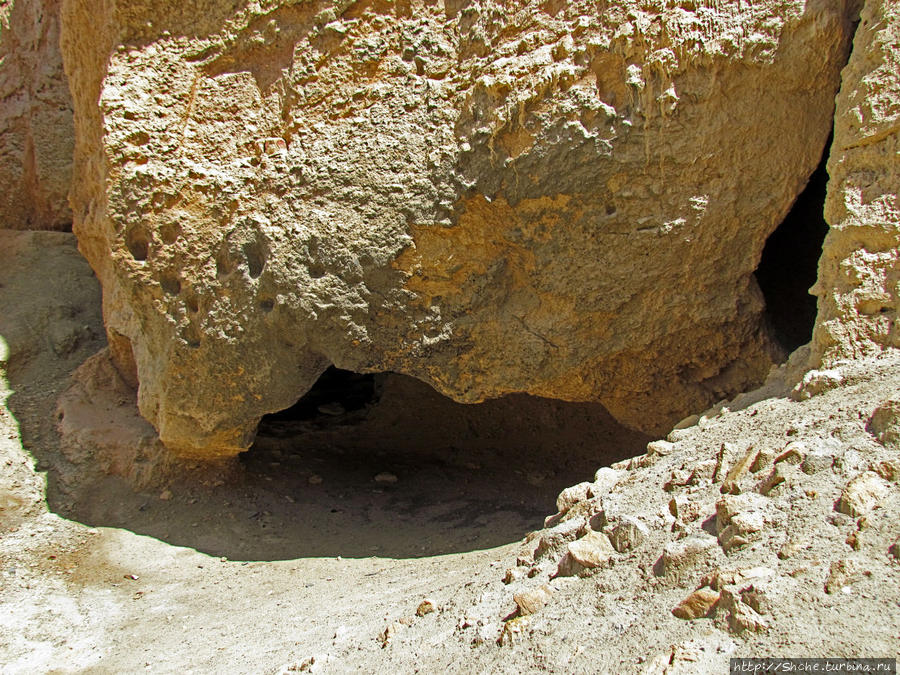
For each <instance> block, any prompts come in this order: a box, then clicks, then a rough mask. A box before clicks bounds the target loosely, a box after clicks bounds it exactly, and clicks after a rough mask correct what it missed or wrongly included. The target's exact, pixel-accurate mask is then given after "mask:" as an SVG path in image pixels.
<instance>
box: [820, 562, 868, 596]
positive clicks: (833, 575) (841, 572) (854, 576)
mask: <svg viewBox="0 0 900 675" xmlns="http://www.w3.org/2000/svg"><path fill="white" fill-rule="evenodd" d="M866 575H867V574H866V572H865V571H864V570H863V569H862V567H861V566H860V565H859V563H858V562H856V561H855V560H835V561H834V562H833V563H831V567H830V568H829V570H828V576H827V577H826V579H825V592H826V593H829V594H830V593H837V592H838V591H844V589H845V588H848V587H849V586H850V585H851V584H855V583H856V582H857V581H860V580H861V579H862V578H863V577H864V576H866ZM844 592H846V591H844Z"/></svg>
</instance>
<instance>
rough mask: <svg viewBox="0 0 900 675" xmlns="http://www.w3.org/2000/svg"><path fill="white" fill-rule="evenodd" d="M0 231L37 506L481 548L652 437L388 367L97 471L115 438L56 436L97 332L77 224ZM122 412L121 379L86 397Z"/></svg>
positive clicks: (260, 534)
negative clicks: (215, 445)
mask: <svg viewBox="0 0 900 675" xmlns="http://www.w3.org/2000/svg"><path fill="white" fill-rule="evenodd" d="M0 245H2V246H0V335H2V336H3V337H4V338H5V339H6V341H7V342H8V343H9V346H10V358H9V362H8V378H9V380H10V384H11V387H12V389H13V390H14V393H13V395H12V396H11V397H10V400H9V402H8V405H9V408H10V410H11V412H12V413H13V414H14V415H15V417H16V419H17V420H18V421H19V424H20V427H21V431H22V439H23V444H24V446H25V448H26V450H27V451H28V452H30V453H31V454H32V455H33V457H34V459H35V461H36V465H37V467H38V469H39V470H42V471H46V472H47V483H48V485H47V502H48V505H49V508H50V509H51V510H52V511H54V512H56V513H58V514H59V515H61V516H63V517H66V518H69V519H72V520H76V521H78V522H81V523H84V524H86V525H90V526H104V527H117V528H124V529H127V530H130V531H132V532H135V533H138V534H144V535H149V536H151V537H155V538H158V539H160V540H163V541H165V542H167V543H170V544H173V545H177V546H185V547H189V548H193V549H196V550H199V551H202V552H205V553H208V554H210V555H214V556H222V557H227V558H229V559H233V560H280V559H294V558H301V557H336V556H342V557H348V558H349V557H368V556H378V557H388V558H409V557H420V556H432V555H441V554H448V553H458V552H464V551H472V550H479V549H486V548H492V547H496V546H500V545H503V544H507V543H510V542H514V541H517V540H518V539H520V538H521V537H522V536H523V535H524V534H525V533H527V532H528V531H530V530H533V529H536V528H538V527H540V526H541V525H542V521H543V518H544V517H545V516H546V515H548V514H550V513H552V512H554V511H555V499H556V495H557V494H558V493H559V491H560V490H562V489H563V488H565V487H567V486H569V485H572V484H574V483H577V482H580V481H583V480H590V479H591V477H592V476H593V473H594V471H595V470H596V469H597V468H598V467H600V466H602V465H607V464H609V463H611V462H614V461H617V460H619V459H622V458H624V457H628V456H633V455H636V454H639V453H640V452H642V451H643V448H644V446H645V444H646V442H647V441H648V440H649V439H648V438H647V437H645V436H643V435H641V434H637V433H635V432H632V431H629V430H627V429H624V428H623V427H621V426H620V425H618V424H617V423H616V422H615V421H614V420H613V419H612V418H611V417H610V416H609V415H608V414H607V413H606V412H605V410H604V409H603V408H602V407H601V406H599V405H593V404H574V403H563V402H560V401H552V400H546V399H538V398H534V397H529V396H524V395H519V396H509V397H506V398H503V399H499V400H496V401H489V402H487V403H483V404H479V405H460V404H456V403H453V402H452V401H450V400H448V399H446V398H444V397H442V396H440V395H439V394H437V393H436V392H435V391H434V390H432V389H431V388H430V387H428V386H427V385H424V384H422V383H420V382H418V381H416V380H413V379H411V378H408V377H404V376H399V375H393V374H384V375H380V376H378V396H377V397H372V398H371V400H366V401H364V402H363V404H362V405H360V406H358V407H357V409H355V410H353V411H349V412H348V414H342V413H343V412H347V411H341V410H340V408H338V410H337V412H338V414H335V410H334V407H333V406H332V407H331V408H329V407H328V402H327V401H326V402H325V404H324V405H320V406H318V407H319V408H321V410H323V411H325V412H322V413H321V414H314V415H301V416H299V417H300V418H299V419H298V418H292V417H291V416H290V415H286V416H285V415H282V416H274V417H272V418H271V419H268V420H265V421H264V422H263V424H262V425H261V428H260V433H259V436H258V438H257V442H256V444H255V445H254V447H253V448H251V450H250V451H248V452H247V453H245V454H244V455H243V456H242V457H240V458H239V459H237V460H235V461H233V462H231V463H229V464H226V465H220V466H213V467H209V466H198V465H191V464H181V465H178V466H177V467H176V468H175V470H174V471H172V470H171V467H169V471H167V472H166V473H165V474H162V473H161V474H160V475H159V476H158V477H157V478H156V479H155V480H149V481H144V483H143V485H144V487H143V488H141V489H135V488H134V480H133V476H127V475H126V476H116V475H108V474H107V473H105V472H103V471H100V470H98V468H97V467H98V466H99V465H104V464H103V462H101V461H100V455H101V452H107V453H108V452H109V448H106V449H104V450H102V451H101V450H100V449H99V448H98V449H92V448H90V447H89V448H87V449H86V450H84V452H82V453H81V454H80V455H78V457H75V458H74V459H75V461H72V460H73V456H72V453H71V452H70V451H67V452H66V453H63V452H62V451H61V450H60V439H59V435H58V433H57V431H56V424H57V409H56V404H57V399H58V397H59V395H60V393H61V392H62V391H63V390H65V389H66V388H67V386H68V384H69V378H70V375H71V373H72V372H73V371H74V370H75V368H77V367H78V365H79V364H80V363H82V362H83V361H84V360H85V359H86V358H87V357H88V356H90V355H91V354H93V353H95V352H96V351H98V350H99V349H102V347H103V346H104V340H103V330H102V324H101V320H100V309H99V288H98V286H97V282H96V280H95V279H94V278H93V276H92V275H91V273H90V270H89V269H88V267H87V264H86V263H85V262H84V261H83V259H81V257H80V256H79V255H78V254H77V251H76V250H75V247H74V239H73V238H72V236H71V235H64V234H47V233H21V234H14V233H0ZM123 410H125V411H130V414H132V415H133V410H134V401H133V394H132V395H131V396H130V397H129V396H119V400H117V401H115V402H114V403H109V402H108V401H107V402H104V401H97V402H96V424H98V425H99V426H100V427H102V426H103V425H107V426H114V425H116V423H117V422H116V420H117V416H118V415H121V414H122V411H123ZM148 429H149V427H148ZM147 433H149V432H147ZM121 451H122V452H123V454H124V453H127V452H129V451H130V450H129V448H127V447H125V445H124V444H123V446H122V448H121ZM95 460H96V461H95ZM106 460H107V464H108V463H109V462H108V460H109V458H108V457H107V458H106ZM113 464H114V462H113ZM126 473H127V472H126Z"/></svg>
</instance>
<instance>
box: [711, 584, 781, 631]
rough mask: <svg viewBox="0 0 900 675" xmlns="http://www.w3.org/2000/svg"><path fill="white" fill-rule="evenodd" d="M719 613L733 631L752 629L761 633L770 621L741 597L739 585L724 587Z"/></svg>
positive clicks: (721, 593) (720, 597)
mask: <svg viewBox="0 0 900 675" xmlns="http://www.w3.org/2000/svg"><path fill="white" fill-rule="evenodd" d="M717 609H718V612H717V614H718V615H721V617H722V620H723V621H724V623H725V625H726V626H727V628H728V630H729V631H731V632H732V633H743V632H745V631H750V632H754V633H759V632H762V631H765V630H766V629H768V627H769V622H768V621H767V620H766V619H765V618H764V617H763V616H761V615H760V614H759V612H757V611H756V610H755V609H753V608H752V607H751V606H750V605H748V604H746V603H745V602H744V601H743V598H742V597H741V591H740V589H739V588H738V587H737V586H728V587H726V588H723V589H722V591H721V592H720V596H719V604H718V608H717Z"/></svg>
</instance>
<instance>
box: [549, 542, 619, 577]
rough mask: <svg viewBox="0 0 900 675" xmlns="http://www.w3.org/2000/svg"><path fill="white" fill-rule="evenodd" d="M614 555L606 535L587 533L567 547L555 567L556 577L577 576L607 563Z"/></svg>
mask: <svg viewBox="0 0 900 675" xmlns="http://www.w3.org/2000/svg"><path fill="white" fill-rule="evenodd" d="M614 554H615V550H614V549H613V547H612V544H610V542H609V539H608V538H607V537H606V535H604V534H600V533H598V532H589V533H588V534H586V535H585V536H584V537H582V538H581V539H579V540H577V541H573V542H571V543H570V544H569V545H568V549H567V551H566V554H565V555H564V556H563V557H562V558H561V559H560V561H559V565H558V566H557V571H556V576H560V577H573V576H577V575H579V574H581V573H582V572H584V571H585V570H588V569H594V568H596V567H600V566H601V565H604V564H606V563H608V562H609V560H610V559H611V558H612V556H613V555H614Z"/></svg>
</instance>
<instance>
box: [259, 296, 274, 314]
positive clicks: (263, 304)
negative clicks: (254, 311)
mask: <svg viewBox="0 0 900 675" xmlns="http://www.w3.org/2000/svg"><path fill="white" fill-rule="evenodd" d="M259 308H260V309H261V310H262V311H264V312H266V313H267V314H268V313H269V312H271V311H272V310H273V309H275V301H274V300H273V299H272V298H264V299H262V300H260V301H259Z"/></svg>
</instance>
